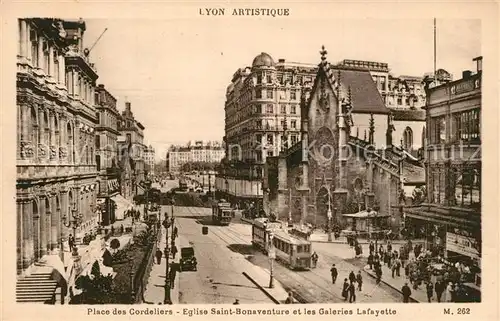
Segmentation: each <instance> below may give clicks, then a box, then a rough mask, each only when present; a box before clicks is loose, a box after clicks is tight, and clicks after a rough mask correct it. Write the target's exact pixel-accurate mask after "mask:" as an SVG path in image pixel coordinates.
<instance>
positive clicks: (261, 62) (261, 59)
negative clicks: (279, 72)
mask: <svg viewBox="0 0 500 321" xmlns="http://www.w3.org/2000/svg"><path fill="white" fill-rule="evenodd" d="M275 65H276V64H275V62H274V60H273V58H272V57H271V56H270V55H269V54H268V53H265V52H262V53H261V54H260V55H258V56H257V57H255V58H254V59H253V62H252V67H274V66H275Z"/></svg>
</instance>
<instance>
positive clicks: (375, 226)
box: [373, 205, 380, 253]
mask: <svg viewBox="0 0 500 321" xmlns="http://www.w3.org/2000/svg"><path fill="white" fill-rule="evenodd" d="M373 210H374V211H375V224H374V228H375V253H376V252H377V251H378V229H377V226H378V211H379V210H380V207H379V206H378V205H375V206H373Z"/></svg>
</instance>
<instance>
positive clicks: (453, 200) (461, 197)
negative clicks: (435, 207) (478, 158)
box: [429, 165, 481, 207]
mask: <svg viewBox="0 0 500 321" xmlns="http://www.w3.org/2000/svg"><path fill="white" fill-rule="evenodd" d="M429 186H430V197H431V199H430V202H431V203H436V204H442V205H448V206H461V207H477V206H479V205H480V204H481V167H480V165H478V166H467V165H463V166H460V167H452V168H433V169H432V170H431V171H430V175H429ZM447 194H448V197H447Z"/></svg>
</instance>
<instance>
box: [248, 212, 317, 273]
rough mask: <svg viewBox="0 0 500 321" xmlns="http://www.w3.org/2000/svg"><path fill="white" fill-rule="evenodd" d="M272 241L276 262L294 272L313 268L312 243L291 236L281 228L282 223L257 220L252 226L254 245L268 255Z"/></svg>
mask: <svg viewBox="0 0 500 321" xmlns="http://www.w3.org/2000/svg"><path fill="white" fill-rule="evenodd" d="M271 239H272V248H273V249H274V252H275V253H276V260H278V261H280V262H281V263H283V265H285V266H287V267H288V268H290V269H292V270H308V269H309V268H311V255H312V246H311V242H310V241H308V240H305V239H301V238H298V237H296V236H293V235H290V234H289V233H288V232H287V231H286V230H284V229H282V228H281V223H277V222H269V221H266V219H255V220H254V222H253V224H252V244H253V245H254V246H255V247H257V248H259V249H261V250H262V251H263V252H264V253H268V252H269V250H270V249H271Z"/></svg>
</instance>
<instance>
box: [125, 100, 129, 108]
mask: <svg viewBox="0 0 500 321" xmlns="http://www.w3.org/2000/svg"><path fill="white" fill-rule="evenodd" d="M125 110H130V102H128V101H127V102H126V103H125Z"/></svg>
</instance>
